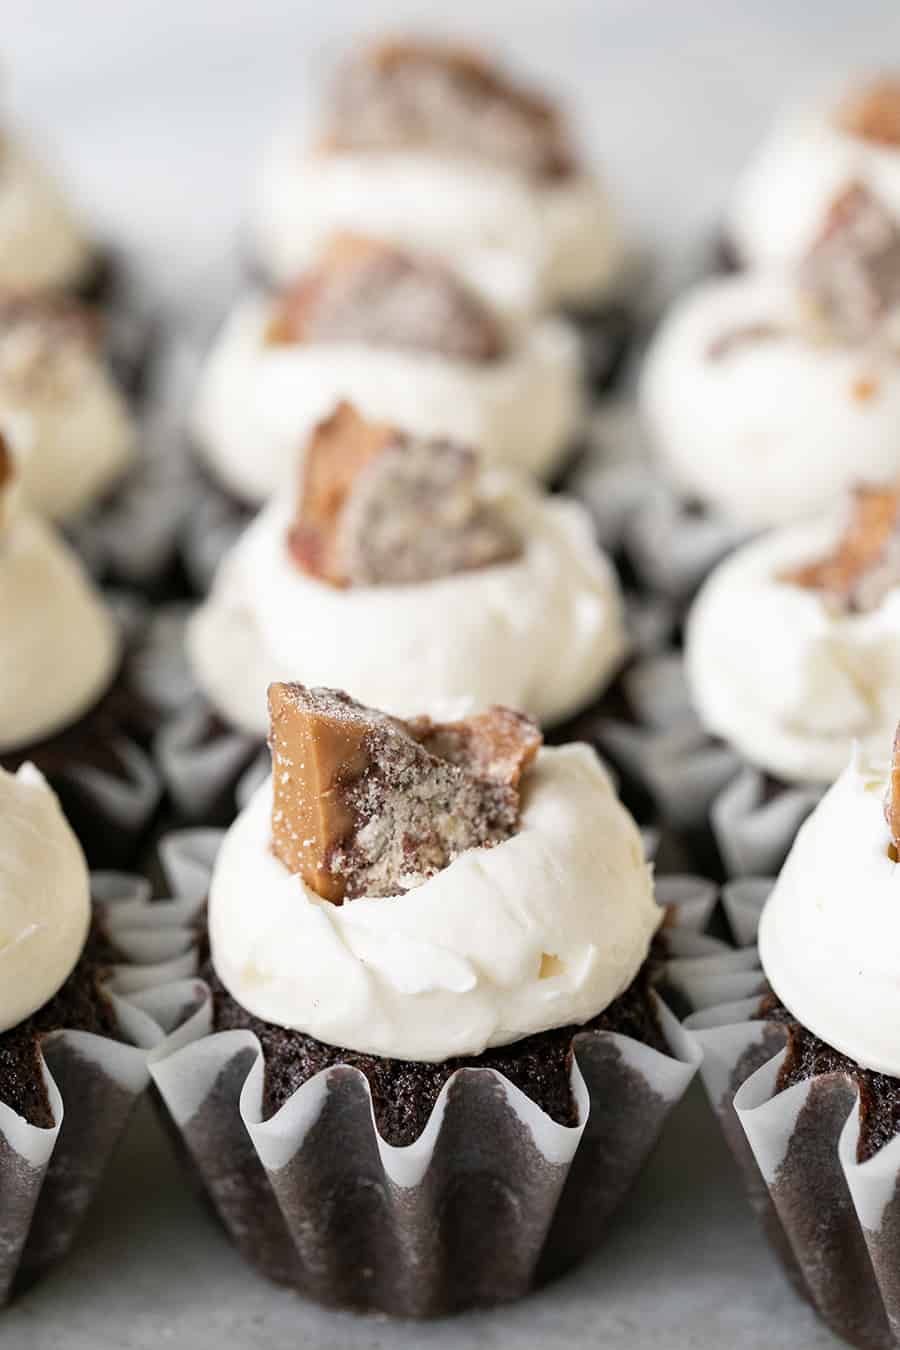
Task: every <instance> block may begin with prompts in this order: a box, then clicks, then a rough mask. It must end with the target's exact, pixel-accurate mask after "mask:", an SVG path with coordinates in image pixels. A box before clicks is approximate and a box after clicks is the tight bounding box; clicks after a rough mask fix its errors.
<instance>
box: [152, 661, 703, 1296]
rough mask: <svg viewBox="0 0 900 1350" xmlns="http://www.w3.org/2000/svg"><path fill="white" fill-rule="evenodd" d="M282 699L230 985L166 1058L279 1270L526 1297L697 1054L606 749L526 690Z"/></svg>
mask: <svg viewBox="0 0 900 1350" xmlns="http://www.w3.org/2000/svg"><path fill="white" fill-rule="evenodd" d="M269 703H270V713H271V718H272V732H271V747H272V754H273V774H272V777H271V779H270V780H269V781H268V782H266V783H265V784H264V785H263V786H262V787H261V788H260V789H259V791H258V792H257V794H256V795H255V796H254V797H253V799H252V800H251V802H250V803H249V805H248V806H247V808H246V809H245V810H244V811H243V812H242V813H241V815H240V816H239V817H238V819H237V821H236V822H235V824H234V825H233V826H232V828H231V829H230V830H229V831H228V832H227V834H226V835H225V837H224V839H223V841H222V844H221V847H220V849H219V851H218V855H217V857H216V860H215V865H214V868H213V874H212V880H211V883H210V886H209V908H208V923H209V957H208V960H207V962H206V965H205V973H206V976H207V980H208V983H209V986H210V996H209V1000H208V1003H207V1004H206V1006H205V1008H204V1010H203V1012H202V1015H198V1017H197V1018H196V1019H195V1020H194V1023H193V1024H192V1032H193V1034H194V1035H195V1036H196V1037H197V1039H196V1040H195V1041H194V1043H192V1044H187V1045H183V1048H181V1049H179V1050H177V1051H176V1052H175V1053H174V1054H172V1055H170V1056H167V1055H163V1056H160V1057H158V1058H157V1059H156V1061H155V1062H154V1065H153V1074H154V1078H155V1081H156V1083H157V1085H158V1087H159V1089H160V1092H161V1094H162V1096H163V1099H164V1100H165V1102H166V1104H167V1106H168V1107H169V1110H170V1111H171V1113H172V1116H173V1119H174V1121H175V1123H176V1124H177V1126H178V1127H179V1130H180V1132H181V1135H182V1138H183V1140H184V1143H185V1145H186V1147H187V1150H188V1153H189V1154H190V1155H191V1157H192V1158H193V1161H194V1163H195V1165H196V1166H197V1168H198V1169H199V1172H200V1176H201V1178H202V1179H203V1181H204V1183H205V1185H206V1187H207V1189H208V1191H209V1193H210V1195H211V1198H212V1199H213V1201H214V1203H215V1204H216V1207H217V1209H218V1211H219V1213H220V1215H221V1217H222V1219H223V1221H224V1222H225V1224H226V1226H227V1227H228V1229H229V1231H230V1233H231V1234H232V1236H233V1238H234V1239H235V1241H236V1242H237V1244H238V1245H239V1247H240V1249H241V1250H242V1252H243V1253H244V1254H245V1255H246V1256H247V1257H248V1259H250V1260H251V1261H252V1262H253V1263H254V1264H255V1265H257V1266H258V1267H259V1268H260V1269H261V1270H262V1271H263V1272H264V1273H266V1274H267V1275H269V1276H270V1277H272V1278H274V1279H276V1280H279V1281H281V1282H284V1283H288V1284H291V1285H293V1286H294V1287H296V1288H298V1289H299V1290H301V1291H302V1292H304V1293H306V1294H308V1295H310V1296H311V1297H314V1298H317V1299H319V1300H321V1301H323V1302H326V1303H329V1304H333V1305H336V1306H346V1307H354V1308H358V1309H368V1310H372V1311H382V1312H389V1313H395V1314H403V1315H408V1316H430V1315H439V1314H443V1313H448V1312H452V1311H457V1310H459V1309H461V1308H463V1307H468V1306H473V1305H478V1304H489V1303H494V1302H498V1301H501V1300H504V1299H510V1298H515V1297H517V1296H519V1295H521V1294H523V1293H525V1292H526V1291H527V1290H528V1289H529V1288H530V1287H532V1286H533V1284H534V1283H535V1282H536V1281H537V1280H540V1279H541V1278H544V1277H546V1276H547V1275H549V1274H550V1273H555V1272H556V1271H557V1270H559V1269H561V1268H564V1267H565V1266H566V1265H568V1264H571V1262H572V1261H573V1260H575V1259H576V1258H577V1257H578V1256H579V1255H581V1254H582V1253H583V1252H584V1251H585V1250H586V1249H588V1248H589V1247H590V1246H592V1245H593V1243H594V1242H596V1241H597V1240H598V1239H599V1237H600V1236H601V1234H602V1231H603V1229H604V1227H605V1225H606V1223H607V1222H608V1220H609V1218H610V1216H611V1213H612V1212H613V1210H614V1209H615V1207H616V1206H617V1205H618V1204H619V1203H620V1202H621V1200H622V1198H623V1197H624V1194H625V1193H626V1191H627V1189H628V1186H629V1185H630V1183H631V1181H632V1180H633V1178H634V1176H635V1175H636V1173H637V1172H638V1170H639V1169H640V1166H641V1164H642V1162H643V1160H644V1158H645V1157H646V1154H647V1152H648V1150H649V1148H650V1146H651V1145H652V1142H653V1140H654V1139H655V1137H656V1135H657V1133H658V1131H659V1129H660V1128H661V1126H662V1123H663V1120H664V1118H665V1116H666V1115H667V1113H668V1110H669V1109H670V1107H671V1105H672V1103H673V1101H674V1100H675V1099H677V1098H678V1097H679V1096H680V1095H681V1092H682V1091H683V1090H684V1087H685V1086H686V1084H687V1082H688V1081H689V1079H690V1077H691V1075H692V1071H693V1066H692V1064H691V1063H690V1062H688V1060H686V1059H685V1058H684V1057H683V1056H682V1054H681V1044H680V1042H679V1039H678V1037H677V1035H675V1036H674V1037H673V1025H672V1019H671V1016H670V1014H668V1012H667V1011H666V1010H665V1008H664V1007H663V1005H662V1004H661V1003H660V1002H659V1000H658V999H657V997H656V996H655V994H654V993H653V989H652V985H653V979H654V972H655V961H654V956H653V951H652V944H653V939H654V933H655V932H656V929H657V928H658V926H659V923H660V920H661V918H662V911H661V910H660V908H659V907H658V906H657V904H656V903H655V902H654V899H653V892H652V882H651V876H650V871H649V868H648V867H647V865H646V863H645V862H644V860H643V856H642V850H641V846H640V840H639V836H638V833H637V831H636V829H635V827H634V824H633V822H632V821H631V820H630V819H629V817H628V815H627V814H626V812H625V811H624V810H623V808H622V807H621V806H620V804H619V803H618V801H617V799H616V797H615V794H614V792H613V790H612V787H611V784H610V781H609V779H608V777H607V775H606V773H605V772H604V770H603V769H602V767H601V766H600V763H599V761H598V760H597V759H596V757H595V756H594V755H593V754H592V753H591V752H590V751H589V750H588V749H587V748H586V747H583V746H582V747H579V746H568V747H564V748H562V749H556V750H548V749H542V748H540V739H541V738H540V735H539V733H538V731H537V728H536V727H535V726H534V724H533V723H531V722H529V720H528V719H527V718H524V717H522V716H521V715H518V714H515V713H512V712H509V711H508V710H506V709H502V708H495V709H492V710H491V711H490V712H488V713H485V714H481V715H478V716H476V717H472V718H468V719H464V720H462V721H457V722H453V723H438V722H433V721H431V720H430V719H429V718H427V717H418V718H415V719H413V720H411V721H401V720H399V719H396V718H393V717H389V716H387V715H386V714H384V713H380V712H376V711H374V710H372V709H369V708H365V707H363V706H361V705H360V704H357V703H355V702H354V701H353V700H352V699H350V698H349V697H348V696H347V695H345V694H338V693H335V692H333V691H329V690H310V689H307V688H305V687H303V686H300V685H278V684H276V685H273V686H272V687H271V689H270V693H269ZM251 896H252V899H248V897H251ZM205 1033H209V1034H205ZM222 1033H227V1034H222ZM184 1039H185V1037H184V1035H183V1036H182V1040H184Z"/></svg>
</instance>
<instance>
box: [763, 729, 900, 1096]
mask: <svg viewBox="0 0 900 1350" xmlns="http://www.w3.org/2000/svg"><path fill="white" fill-rule="evenodd" d="M894 716H895V720H896V704H895V708H894ZM888 743H889V738H888ZM887 784H888V771H887V767H886V765H885V764H883V763H882V764H881V765H878V766H875V765H874V764H873V763H872V762H871V761H870V759H869V757H868V756H867V755H865V754H863V753H862V752H860V751H856V752H854V754H853V757H852V759H851V762H850V764H849V766H848V767H847V768H846V769H845V770H844V772H843V773H842V774H841V776H840V777H839V778H838V780H837V782H836V783H835V784H834V786H833V787H831V788H830V789H829V791H828V792H827V793H826V794H825V796H824V797H823V798H822V801H821V802H820V803H819V805H818V807H817V808H816V810H815V811H814V812H813V814H812V815H811V816H810V817H809V819H808V820H807V821H806V823H805V824H804V825H803V827H802V828H801V830H800V832H799V834H798V835H797V838H796V841H795V843H794V846H793V848H792V849H791V852H790V854H789V855H788V859H787V862H786V863H785V865H784V867H783V868H782V871H781V875H780V876H779V878H778V881H777V883H776V885H775V889H774V890H773V892H772V894H771V896H770V897H769V900H768V902H767V904H766V907H765V909H764V911H763V915H762V920H761V923H760V929H759V951H760V957H761V960H762V965H763V969H764V970H765V973H766V977H767V979H768V980H769V983H770V984H771V985H772V988H773V989H774V990H775V992H776V993H777V995H778V997H779V998H780V999H781V1000H782V1002H783V1003H784V1004H785V1006H786V1007H788V1008H789V1009H790V1010H791V1012H792V1013H793V1014H794V1016H795V1017H796V1018H797V1019H798V1020H799V1021H800V1022H802V1024H803V1025H804V1026H805V1027H807V1028H808V1029H809V1030H810V1031H812V1032H813V1033H814V1034H815V1035H816V1036H818V1037H820V1038H821V1039H822V1040H823V1041H825V1042H826V1043H827V1044H828V1045H831V1046H833V1047H834V1048H835V1049H836V1050H839V1051H841V1052H842V1053H843V1054H845V1055H848V1056H849V1057H850V1058H851V1059H854V1060H856V1062H857V1063H858V1064H860V1065H862V1066H863V1068H866V1069H874V1070H876V1071H878V1072H880V1073H886V1074H890V1075H891V1076H893V1077H900V1019H898V1016H897V1013H898V1007H900V966H898V956H897V954H898V952H900V865H898V864H897V863H896V862H894V861H893V860H892V858H891V856H890V854H889V848H890V844H891V833H890V829H889V827H888V825H887V822H886V820H885V814H884V797H885V790H886V787H887Z"/></svg>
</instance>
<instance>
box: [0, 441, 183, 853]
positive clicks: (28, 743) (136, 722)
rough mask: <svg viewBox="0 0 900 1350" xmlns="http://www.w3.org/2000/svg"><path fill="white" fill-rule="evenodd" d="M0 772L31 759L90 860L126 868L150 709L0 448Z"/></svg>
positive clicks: (103, 610)
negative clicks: (29, 506)
mask: <svg viewBox="0 0 900 1350" xmlns="http://www.w3.org/2000/svg"><path fill="white" fill-rule="evenodd" d="M0 613H2V615H3V625H2V630H0V767H2V768H4V769H6V770H10V771H11V770H15V769H17V768H18V767H19V766H20V765H21V764H23V763H25V762H26V761H31V762H33V763H34V764H36V765H37V767H38V768H39V769H40V770H41V771H42V772H43V773H44V774H45V775H46V776H47V778H48V779H49V780H50V782H51V783H52V785H53V787H54V788H55V790H56V791H57V793H58V794H59V796H60V797H61V799H62V801H63V803H64V806H65V809H66V814H67V815H68V816H69V819H70V820H71V821H72V823H73V825H74V826H75V827H76V829H77V831H78V833H79V836H80V837H81V839H82V842H83V844H84V847H85V849H86V850H87V852H88V855H89V857H90V859H91V861H92V863H93V864H94V865H96V866H114V865H119V864H121V863H124V862H127V861H128V860H129V857H130V855H131V852H132V850H133V849H134V847H135V846H136V844H137V842H138V841H139V839H140V837H141V835H142V833H143V831H144V829H145V827H146V826H147V824H148V823H149V821H150V818H151V816H152V814H153V811H154V810H155V807H156V805H157V802H158V799H159V785H158V779H157V775H156V773H155V771H154V770H153V768H152V766H151V764H150V761H149V759H148V757H147V756H146V754H145V753H144V751H143V750H142V749H141V748H140V747H139V745H138V744H137V743H136V739H135V738H137V739H138V740H140V739H144V738H146V736H147V735H148V734H149V731H150V727H151V723H150V720H149V718H150V710H149V709H148V708H146V707H145V706H144V704H143V701H142V700H141V699H140V698H139V697H138V695H137V694H136V693H135V692H134V690H133V689H132V688H131V685H130V682H129V679H128V672H127V661H126V652H125V644H124V639H123V634H122V630H121V628H120V625H119V623H118V621H117V619H116V617H115V615H114V614H113V612H112V611H111V610H110V609H109V607H108V606H107V604H106V603H105V601H104V599H103V598H102V596H101V595H100V593H99V592H98V591H96V590H95V589H94V587H93V586H92V584H91V582H90V581H89V579H88V577H87V575H86V574H85V572H84V570H83V569H82V567H81V564H80V563H79V561H78V559H77V558H76V557H75V555H74V553H72V551H71V550H70V549H69V547H68V545H67V544H66V543H65V542H64V541H63V539H62V538H61V537H59V536H58V535H57V534H56V532H55V530H54V528H53V527H52V526H51V525H50V524H48V523H46V522H45V521H43V520H42V519H41V518H40V517H39V516H37V515H35V514H33V513H31V512H29V511H27V510H26V509H25V508H24V507H23V505H22V504H21V501H20V494H19V492H18V490H17V486H16V482H15V466H14V462H13V458H12V455H11V454H10V452H9V450H8V449H7V448H6V447H5V446H4V445H3V444H0Z"/></svg>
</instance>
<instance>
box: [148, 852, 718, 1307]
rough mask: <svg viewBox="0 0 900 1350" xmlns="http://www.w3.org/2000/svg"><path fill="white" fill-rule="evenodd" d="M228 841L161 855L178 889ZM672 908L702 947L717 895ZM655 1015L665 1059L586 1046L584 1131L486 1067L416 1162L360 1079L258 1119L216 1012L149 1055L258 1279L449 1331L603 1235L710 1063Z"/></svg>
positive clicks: (582, 1045) (619, 1047)
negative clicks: (700, 1066)
mask: <svg viewBox="0 0 900 1350" xmlns="http://www.w3.org/2000/svg"><path fill="white" fill-rule="evenodd" d="M220 838H221V835H220V834H217V832H215V831H209V830H206V831H191V830H188V831H181V832H178V833H176V834H173V835H171V836H169V837H168V838H167V839H166V840H164V842H163V848H162V857H163V866H164V870H165V872H166V874H167V877H168V880H169V882H170V883H171V886H172V889H173V892H174V894H176V895H183V896H185V897H186V899H187V900H188V902H189V903H195V902H196V900H197V899H198V898H199V897H200V896H202V895H204V894H205V892H206V889H207V886H208V880H209V873H210V869H211V866H212V862H213V858H214V856H215V851H216V846H217V843H218V840H219V839H220ZM667 896H668V899H667V898H666V897H667ZM663 898H664V901H665V902H666V903H669V902H671V903H672V904H673V906H674V905H676V904H677V911H675V910H673V914H672V917H671V920H670V927H669V928H667V930H666V931H667V932H670V933H671V941H672V943H673V944H674V949H679V950H683V951H685V952H687V953H694V952H696V951H698V950H701V949H703V948H704V942H703V940H702V937H701V934H700V932H699V928H700V927H701V926H702V925H703V924H704V923H705V921H706V919H707V918H708V915H709V912H710V908H711V905H712V904H713V903H714V901H715V892H714V889H713V888H711V887H710V886H709V885H708V884H707V883H706V882H704V881H703V880H702V879H697V878H693V879H691V878H678V879H675V880H674V881H673V882H672V883H671V885H670V887H669V891H668V892H666V893H665V894H664V897H663ZM676 920H677V921H676ZM658 1007H659V1015H660V1020H661V1023H662V1026H663V1030H664V1034H665V1036H666V1039H667V1042H668V1045H669V1054H667V1055H665V1054H661V1053H660V1052H658V1051H657V1050H654V1049H652V1048H650V1047H648V1046H646V1045H643V1044H640V1043H638V1042H637V1041H634V1040H631V1039H630V1038H628V1037H625V1036H621V1035H618V1034H612V1033H605V1032H599V1033H598V1032H588V1033H584V1034H581V1035H579V1036H577V1037H576V1038H575V1053H576V1063H575V1064H574V1065H573V1070H572V1089H573V1093H574V1095H575V1099H576V1101H577V1103H578V1107H579V1115H580V1121H579V1124H578V1125H577V1126H575V1127H565V1126H561V1125H558V1124H556V1123H555V1122H554V1121H552V1120H551V1119H550V1117H548V1116H547V1115H546V1114H545V1113H544V1112H543V1111H541V1110H540V1108H538V1107H537V1106H536V1105H535V1104H534V1103H533V1102H531V1101H530V1099H528V1098H527V1097H526V1096H525V1095H524V1094H523V1093H521V1092H520V1091H518V1090H517V1089H516V1088H515V1087H514V1086H513V1085H512V1084H511V1083H510V1082H508V1081H507V1080H506V1079H504V1078H503V1077H502V1076H501V1075H499V1074H498V1073H496V1072H495V1071H493V1070H486V1069H464V1070H460V1071H458V1072H457V1073H456V1074H454V1075H453V1076H452V1077H451V1079H450V1080H449V1081H448V1083H447V1084H446V1085H445V1087H444V1089H443V1091H442V1092H441V1094H440V1097H439V1099H438V1102H437V1104H436V1106H435V1109H434V1111H433V1113H432V1115H431V1117H430V1119H429V1121H428V1124H427V1126H426V1128H425V1130H424V1132H423V1133H422V1135H421V1136H420V1137H419V1138H418V1139H417V1140H416V1141H415V1143H413V1144H411V1145H409V1146H408V1147H405V1148H397V1147H394V1146H392V1145H390V1144H388V1143H387V1142H385V1140H384V1139H383V1138H381V1136H380V1135H379V1133H378V1131H377V1129H376V1126H375V1117H374V1112H373V1108H372V1103H371V1096H370V1090H369V1086H368V1083H367V1081H366V1079H365V1077H364V1076H363V1075H362V1074H361V1073H360V1072H359V1071H358V1070H355V1069H351V1068H349V1067H340V1066H338V1067H336V1068H333V1069H330V1070H328V1071H326V1072H324V1073H320V1074H319V1075H317V1076H316V1077H314V1078H312V1079H310V1080H309V1081H308V1082H306V1083H305V1084H303V1085H302V1086H301V1087H300V1088H299V1089H298V1090H297V1091H296V1092H295V1093H294V1095H293V1096H292V1097H291V1098H290V1099H289V1100H288V1101H287V1102H286V1103H285V1104H284V1105H283V1106H282V1108H281V1109H280V1110H279V1111H278V1113H277V1114H276V1115H275V1116H273V1117H272V1118H271V1119H269V1120H267V1121H266V1120H263V1118H262V1090H263V1065H262V1059H261V1051H260V1047H259V1043H258V1042H257V1040H256V1038H255V1037H254V1036H253V1035H252V1034H250V1033H249V1032H243V1031H229V1032H221V1033H218V1034H212V1035H211V1034H209V1033H210V1028H211V1025H212V1020H211V1012H210V1008H209V1005H208V1003H205V1004H204V1005H202V1006H201V1007H199V1008H198V1010H197V1011H196V1013H195V1014H194V1015H193V1017H192V1018H190V1019H189V1020H188V1021H187V1022H184V1023H183V1024H182V1025H181V1026H180V1027H179V1029H178V1031H177V1034H176V1037H175V1039H174V1041H173V1040H169V1041H167V1042H164V1043H163V1044H162V1045H160V1046H159V1047H158V1048H157V1049H156V1050H155V1051H154V1052H153V1054H152V1056H151V1072H152V1074H153V1078H154V1081H155V1082H156V1085H157V1087H158V1088H159V1090H160V1093H161V1095H162V1097H163V1100H164V1101H165V1104H166V1106H167V1108H168V1110H169V1112H170V1114H171V1116H172V1119H173V1121H174V1123H175V1125H176V1126H177V1128H178V1130H179V1132H180V1135H181V1138H182V1140H183V1141H184V1144H185V1146H186V1150H187V1152H188V1154H189V1155H190V1156H191V1158H192V1159H193V1162H194V1164H195V1166H196V1167H197V1169H198V1171H199V1174H200V1176H201V1178H202V1181H203V1184H204V1186H205V1188H206V1190H207V1191H208V1193H209V1195H210V1197H211V1199H212V1201H213V1203H214V1205H215V1207H216V1209H217V1210H218V1212H219V1215H220V1217H221V1218H222V1221H223V1223H224V1224H225V1226H226V1228H227V1229H228V1231H229V1233H230V1234H231V1236H232V1238H233V1240H234V1241H235V1243H236V1245H237V1246H238V1248H239V1249H240V1250H241V1252H242V1253H243V1254H244V1256H245V1257H246V1258H247V1259H248V1260H249V1261H251V1262H252V1263H253V1264H254V1265H255V1266H257V1268H259V1269H260V1270H261V1271H262V1272H263V1273H265V1274H266V1275H268V1276H269V1277H270V1278H273V1279H275V1280H279V1281H281V1282H284V1283H288V1284H291V1285H293V1286H294V1287H296V1288H298V1289H299V1290H301V1291H302V1292H304V1293H306V1294H308V1295H310V1296H311V1297H314V1298H316V1299H318V1300H320V1301H322V1302H325V1303H331V1304H338V1305H341V1306H352V1307H356V1308H360V1309H368V1310H377V1311H381V1312H388V1313H394V1314H400V1315H403V1316H416V1317H421V1316H435V1315H442V1314H445V1313H449V1312H454V1311H458V1310H459V1309H461V1308H463V1307H468V1306H474V1305H478V1304H485V1303H495V1302H498V1301H501V1300H503V1299H509V1298H515V1297H518V1296H519V1295H521V1294H523V1293H524V1292H526V1291H527V1290H528V1289H529V1288H531V1287H532V1286H533V1285H534V1284H535V1283H539V1282H541V1281H542V1280H544V1279H546V1278H549V1277H550V1276H552V1275H555V1274H557V1273H559V1272H560V1271H561V1270H563V1269H565V1268H566V1267H567V1266H569V1265H571V1264H572V1262H573V1261H575V1260H577V1259H578V1258H579V1257H580V1256H582V1255H583V1254H584V1253H585V1252H586V1251H588V1250H589V1249H590V1248H591V1247H592V1246H593V1245H594V1244H595V1243H596V1241H597V1240H598V1239H599V1238H600V1236H601V1235H602V1232H603V1230H604V1228H605V1227H606V1224H607V1222H608V1220H609V1218H610V1215H611V1214H612V1212H613V1211H614V1209H615V1208H616V1207H617V1206H618V1204H619V1203H620V1201H621V1200H622V1199H623V1197H624V1195H625V1193H626V1192H627V1190H628V1188H629V1186H630V1185H631V1182H632V1181H633V1179H634V1177H635V1176H636V1175H637V1173H638V1171H639V1170H640V1168H641V1166H642V1164H643V1162H644V1160H645V1158H646V1156H647V1153H648V1152H649V1150H650V1148H651V1147H652V1145H653V1143H654V1142H655V1139H656V1138H657V1136H658V1134H659V1131H660V1129H661V1128H662V1126H663V1123H664V1121H665V1119H666V1117H667V1115H668V1113H669V1111H670V1110H671V1108H672V1106H673V1105H674V1104H675V1103H676V1102H677V1101H678V1100H679V1099H680V1097H681V1096H682V1094H683V1093H684V1091H685V1089H686V1087H687V1085H688V1083H689V1082H690V1080H691V1078H692V1077H693V1074H694V1072H695V1069H696V1067H697V1063H698V1060H699V1054H698V1052H697V1050H696V1047H695V1046H693V1045H692V1043H691V1041H690V1038H689V1037H686V1036H685V1035H684V1033H683V1032H682V1031H681V1029H680V1027H679V1025H678V1023H677V1021H676V1020H675V1019H674V1018H673V1017H672V1015H671V1013H670V1012H669V1011H668V1009H667V1008H665V1006H664V1005H663V1004H662V1003H659V1005H658Z"/></svg>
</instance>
